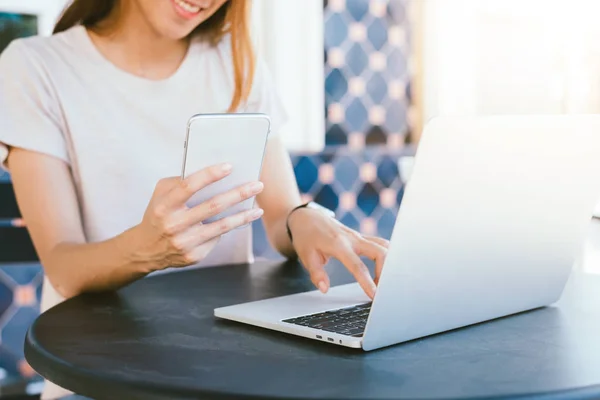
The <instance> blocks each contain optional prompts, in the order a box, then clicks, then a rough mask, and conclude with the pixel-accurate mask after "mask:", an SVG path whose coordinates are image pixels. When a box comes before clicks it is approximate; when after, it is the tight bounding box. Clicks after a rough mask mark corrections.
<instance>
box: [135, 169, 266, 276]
mask: <svg viewBox="0 0 600 400" xmlns="http://www.w3.org/2000/svg"><path fill="white" fill-rule="evenodd" d="M230 173H231V165H229V164H222V165H215V166H212V167H208V168H205V169H203V170H200V171H198V172H196V173H194V174H192V175H190V176H188V177H186V178H185V179H181V178H180V177H172V178H166V179H162V180H160V181H159V182H158V184H157V185H156V189H155V190H154V194H153V195H152V199H151V200H150V203H149V205H148V208H147V209H146V212H145V214H144V217H143V219H142V222H141V223H140V224H139V225H138V226H137V227H136V230H137V231H138V232H140V237H139V240H140V242H138V243H140V244H141V246H142V249H143V250H142V258H144V259H145V261H146V262H150V265H153V266H154V267H153V268H152V269H153V270H159V269H165V268H168V267H185V266H189V265H192V264H196V263H198V262H200V261H202V260H203V259H204V258H205V257H206V256H207V255H208V254H209V253H210V252H211V251H212V250H213V249H214V247H215V246H216V244H217V243H218V241H219V238H220V237H221V235H223V234H225V233H227V232H229V231H231V230H232V229H235V228H238V227H241V226H244V225H246V224H249V223H251V222H252V221H255V220H257V219H259V218H260V217H261V216H262V214H263V210H262V209H259V208H256V209H252V210H249V211H244V212H241V213H238V214H235V215H232V216H229V217H225V218H222V219H219V220H217V221H215V222H212V223H208V224H203V223H202V222H203V221H205V220H206V219H208V218H210V217H214V216H215V215H218V214H220V213H222V212H223V211H225V210H226V209H228V208H229V207H231V206H233V205H235V204H237V203H240V202H242V201H244V200H247V199H249V198H252V197H254V196H256V195H257V194H259V193H260V192H262V190H263V184H262V183H261V182H251V183H248V184H246V185H243V186H240V187H238V188H236V189H234V190H231V191H229V192H225V193H223V194H220V195H218V196H215V197H213V198H212V199H210V200H208V201H206V202H204V203H201V204H199V205H197V206H195V207H193V208H188V207H187V206H186V202H187V200H188V199H189V198H190V197H192V196H193V195H194V194H195V193H196V192H198V191H199V190H202V189H203V188H205V187H207V186H208V185H210V184H212V183H214V182H217V181H219V180H221V179H223V178H225V177H226V176H228V175H229V174H230Z"/></svg>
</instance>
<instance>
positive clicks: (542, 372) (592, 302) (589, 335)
mask: <svg viewBox="0 0 600 400" xmlns="http://www.w3.org/2000/svg"><path fill="white" fill-rule="evenodd" d="M328 269H329V271H330V273H331V276H332V282H333V284H341V283H348V282H351V281H352V277H351V276H350V275H349V274H348V273H347V272H346V271H345V270H344V269H343V267H341V266H340V265H338V264H332V265H331V266H329V267H328ZM307 290H313V287H312V285H311V283H310V281H309V279H308V277H307V276H306V274H305V272H304V271H303V269H302V268H301V267H300V266H299V265H297V264H295V263H283V264H282V263H273V262H271V263H256V264H254V265H252V266H245V265H241V266H226V267H217V268H208V269H199V270H194V271H185V272H177V273H173V274H166V275H161V276H156V277H150V278H146V279H142V280H140V281H138V282H136V283H134V284H132V285H130V286H129V287H127V288H124V289H122V290H120V291H118V292H115V293H111V294H97V295H84V296H80V297H77V298H74V299H71V300H68V301H66V302H64V303H62V304H60V305H58V306H56V307H54V308H52V309H51V310H49V311H47V312H46V313H44V314H42V315H41V316H40V317H39V318H38V319H37V321H36V322H35V323H34V324H33V325H32V327H31V328H30V330H29V332H28V336H27V340H26V343H25V352H26V357H27V360H28V361H29V363H30V364H31V365H32V366H33V368H34V369H35V370H37V371H38V372H39V373H40V374H42V375H43V376H45V377H46V378H48V379H50V380H51V381H53V382H55V383H57V384H59V385H61V386H63V387H65V388H68V389H70V390H73V391H75V392H77V393H80V394H83V395H86V396H90V397H93V398H96V399H102V398H127V399H176V398H185V399H187V398H190V399H191V398H209V399H211V398H215V399H219V398H227V399H231V398H235V399H243V398H265V399H267V398H271V399H273V398H282V399H283V398H288V399H414V398H418V399H470V398H494V399H496V398H514V397H519V398H552V399H571V398H599V397H600V277H596V276H592V275H579V274H574V275H573V276H572V277H571V279H570V281H569V283H568V285H567V287H566V289H565V292H564V294H563V297H562V299H561V300H560V301H559V302H558V303H557V304H555V305H553V306H550V307H546V308H542V309H538V310H534V311H530V312H526V313H521V314H517V315H514V316H510V317H506V318H501V319H497V320H494V321H489V322H486V323H482V324H478V325H473V326H470V327H466V328H462V329H458V330H454V331H451V332H447V333H444V334H439V335H435V336H431V337H428V338H424V339H420V340H415V341H412V342H408V343H404V344H400V345H396V346H392V347H388V348H385V349H380V350H376V351H372V352H363V351H362V350H355V349H349V348H344V347H340V346H335V345H331V344H327V343H323V342H319V341H316V340H310V339H304V338H300V337H296V336H292V335H286V334H283V333H279V332H274V331H270V330H267V329H262V328H255V327H251V326H248V325H244V324H239V323H235V322H228V321H222V320H216V319H215V318H214V317H213V309H214V308H215V307H220V306H225V305H231V304H236V303H240V302H244V301H249V300H257V299H263V298H269V297H274V296H280V295H285V294H291V293H296V292H302V291H307ZM474 301H476V299H474Z"/></svg>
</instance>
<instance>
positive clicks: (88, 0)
mask: <svg viewBox="0 0 600 400" xmlns="http://www.w3.org/2000/svg"><path fill="white" fill-rule="evenodd" d="M118 1H119V0H73V1H72V2H71V3H70V4H69V6H68V7H67V8H66V9H65V11H64V12H63V14H62V16H61V17H60V19H59V20H58V22H57V23H56V26H55V27H54V33H59V32H63V31H66V30H67V29H69V28H72V27H74V26H76V25H83V26H85V27H87V28H94V27H96V26H97V25H98V24H99V23H100V22H102V21H103V20H104V19H106V18H107V17H108V16H109V15H110V13H111V12H112V10H113V8H114V7H115V6H116V5H117V2H118ZM250 3H251V2H250V1H248V0H228V1H227V2H226V3H224V4H223V6H222V7H221V8H220V9H219V10H218V11H217V12H215V13H214V14H213V15H212V16H211V17H210V18H209V19H208V20H206V21H204V22H203V23H201V24H200V25H199V26H198V27H197V28H196V29H195V30H194V32H193V33H192V34H194V35H202V36H203V37H204V38H206V40H208V41H210V42H211V43H212V44H213V45H214V44H217V43H218V42H219V41H220V40H221V39H222V38H223V36H224V35H226V34H229V35H230V36H231V51H232V58H233V71H234V92H233V98H232V99H231V104H230V105H229V110H228V111H229V112H233V111H235V110H237V109H238V107H239V106H240V105H241V104H242V103H244V102H246V101H247V100H248V96H249V95H250V90H251V89H252V82H253V79H254V70H255V55H254V48H253V46H252V38H251V36H250V6H251V4H250Z"/></svg>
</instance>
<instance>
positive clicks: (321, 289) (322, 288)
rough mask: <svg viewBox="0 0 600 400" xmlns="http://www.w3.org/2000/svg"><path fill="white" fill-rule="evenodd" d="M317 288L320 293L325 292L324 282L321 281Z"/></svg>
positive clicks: (325, 285)
mask: <svg viewBox="0 0 600 400" xmlns="http://www.w3.org/2000/svg"><path fill="white" fill-rule="evenodd" d="M317 286H318V287H319V290H320V291H321V293H325V292H327V284H326V283H325V282H323V281H321V282H319V284H318V285H317Z"/></svg>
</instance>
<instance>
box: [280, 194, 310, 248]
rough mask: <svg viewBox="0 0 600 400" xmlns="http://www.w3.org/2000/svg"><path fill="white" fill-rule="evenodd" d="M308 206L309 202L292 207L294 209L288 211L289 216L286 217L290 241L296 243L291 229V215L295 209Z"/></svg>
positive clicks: (286, 227)
mask: <svg viewBox="0 0 600 400" xmlns="http://www.w3.org/2000/svg"><path fill="white" fill-rule="evenodd" d="M307 206H308V203H306V204H301V205H299V206H298V207H294V208H292V211H290V212H289V213H288V215H287V218H286V219H285V229H286V230H287V234H288V237H289V238H290V242H292V243H294V239H293V237H292V231H291V229H290V216H291V215H292V214H293V213H294V211H297V210H299V209H301V208H306V207H307Z"/></svg>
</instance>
